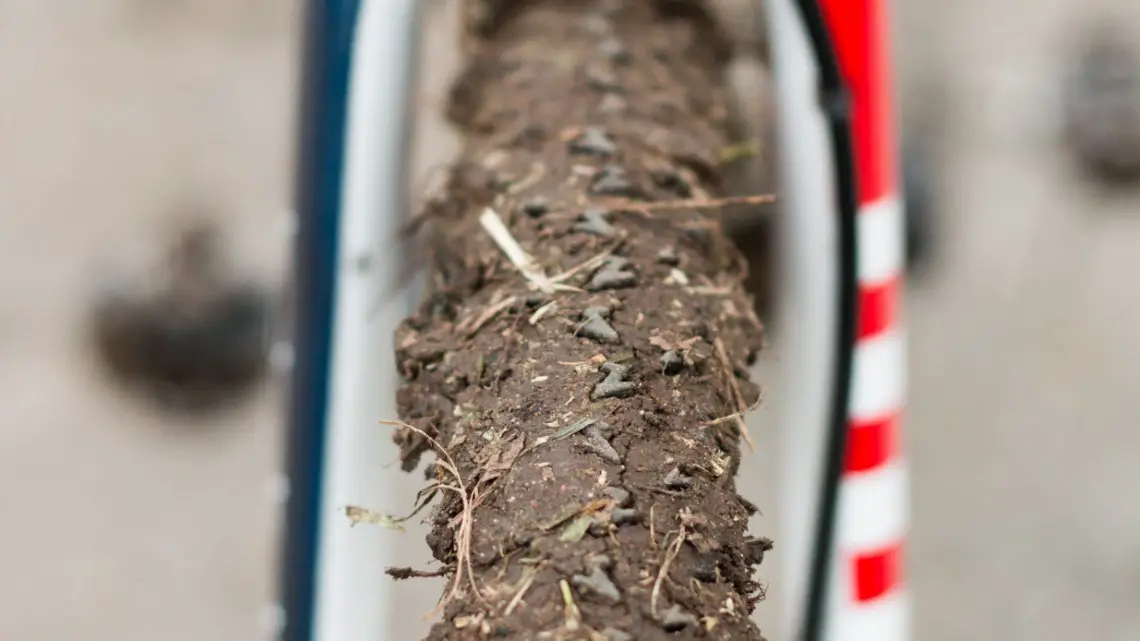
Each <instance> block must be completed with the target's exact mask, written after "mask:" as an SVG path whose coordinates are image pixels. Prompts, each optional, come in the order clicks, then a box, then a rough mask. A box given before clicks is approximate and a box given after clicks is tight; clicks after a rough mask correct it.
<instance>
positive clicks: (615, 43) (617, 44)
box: [598, 38, 633, 65]
mask: <svg viewBox="0 0 1140 641" xmlns="http://www.w3.org/2000/svg"><path fill="white" fill-rule="evenodd" d="M598 52H600V53H601V54H602V55H603V56H605V57H606V59H607V60H609V61H610V62H612V63H614V64H618V65H624V64H628V63H629V62H630V60H632V59H633V57H632V56H630V55H629V49H626V48H625V45H624V44H622V42H621V40H618V39H617V38H606V39H605V40H603V41H602V42H601V44H599V45H598Z"/></svg>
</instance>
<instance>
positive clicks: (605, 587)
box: [570, 567, 621, 603]
mask: <svg viewBox="0 0 1140 641" xmlns="http://www.w3.org/2000/svg"><path fill="white" fill-rule="evenodd" d="M570 582H571V583H572V584H574V587H576V588H578V589H579V590H582V591H586V592H592V593H593V594H596V595H598V596H600V597H602V598H604V599H605V600H607V601H609V602H610V603H620V602H621V592H619V591H618V589H617V586H616V585H614V582H613V581H611V580H610V577H609V576H607V575H606V572H605V570H602V569H601V568H598V567H596V568H594V571H593V572H591V573H590V574H589V576H584V575H581V574H576V575H574V576H572V577H570Z"/></svg>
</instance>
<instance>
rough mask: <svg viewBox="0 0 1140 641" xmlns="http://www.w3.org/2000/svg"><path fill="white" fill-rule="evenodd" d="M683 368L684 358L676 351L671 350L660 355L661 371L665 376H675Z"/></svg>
mask: <svg viewBox="0 0 1140 641" xmlns="http://www.w3.org/2000/svg"><path fill="white" fill-rule="evenodd" d="M684 368H685V358H684V357H683V356H681V353H680V352H678V351H677V350H675V349H671V350H669V351H667V352H665V353H664V354H662V355H661V371H663V372H665V375H666V376H676V375H677V374H680V373H681V370H682V369H684Z"/></svg>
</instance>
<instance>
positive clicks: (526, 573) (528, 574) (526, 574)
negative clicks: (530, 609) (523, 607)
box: [503, 565, 541, 616]
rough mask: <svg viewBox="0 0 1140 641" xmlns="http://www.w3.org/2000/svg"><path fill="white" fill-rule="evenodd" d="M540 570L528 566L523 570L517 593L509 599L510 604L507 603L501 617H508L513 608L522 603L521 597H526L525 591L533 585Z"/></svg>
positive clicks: (536, 567)
mask: <svg viewBox="0 0 1140 641" xmlns="http://www.w3.org/2000/svg"><path fill="white" fill-rule="evenodd" d="M540 569H541V568H540V567H539V566H537V565H529V566H527V567H526V569H524V570H523V578H522V581H520V582H519V589H518V592H515V596H514V597H512V598H511V601H510V603H508V604H507V607H506V609H505V610H503V616H510V615H511V612H514V611H515V608H517V607H518V606H519V604H520V603H522V600H523V597H524V596H526V591H527V590H529V589H530V586H531V585H533V584H534V577H536V576H538V572H539V570H540Z"/></svg>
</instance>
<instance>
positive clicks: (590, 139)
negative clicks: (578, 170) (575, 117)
mask: <svg viewBox="0 0 1140 641" xmlns="http://www.w3.org/2000/svg"><path fill="white" fill-rule="evenodd" d="M570 153H574V154H581V155H589V156H613V155H614V154H616V153H617V145H616V144H614V139H613V138H611V137H610V135H609V134H608V133H606V132H605V130H604V129H602V128H601V127H587V128H586V129H585V130H584V131H583V132H582V133H581V135H579V136H578V137H577V138H575V139H574V140H573V141H572V142H571V143H570Z"/></svg>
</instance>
